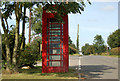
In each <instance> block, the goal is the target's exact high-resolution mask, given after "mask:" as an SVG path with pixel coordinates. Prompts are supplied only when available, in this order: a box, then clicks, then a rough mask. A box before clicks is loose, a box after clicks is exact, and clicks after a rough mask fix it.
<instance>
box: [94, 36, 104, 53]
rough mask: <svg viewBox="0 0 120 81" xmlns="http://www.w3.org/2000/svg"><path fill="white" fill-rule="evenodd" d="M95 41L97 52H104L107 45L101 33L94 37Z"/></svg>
mask: <svg viewBox="0 0 120 81" xmlns="http://www.w3.org/2000/svg"><path fill="white" fill-rule="evenodd" d="M93 42H94V43H93V45H94V47H95V52H96V53H98V54H100V53H102V52H104V50H105V49H106V48H105V45H104V40H103V38H102V36H101V35H96V36H95V37H94V41H93Z"/></svg>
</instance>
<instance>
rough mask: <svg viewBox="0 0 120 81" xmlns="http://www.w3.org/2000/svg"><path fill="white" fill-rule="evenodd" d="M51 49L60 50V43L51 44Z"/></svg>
mask: <svg viewBox="0 0 120 81" xmlns="http://www.w3.org/2000/svg"><path fill="white" fill-rule="evenodd" d="M49 48H60V43H50V45H49Z"/></svg>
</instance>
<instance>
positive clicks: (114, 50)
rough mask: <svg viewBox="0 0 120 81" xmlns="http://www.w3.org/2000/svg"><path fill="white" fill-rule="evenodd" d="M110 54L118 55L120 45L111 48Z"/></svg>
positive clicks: (119, 53)
mask: <svg viewBox="0 0 120 81" xmlns="http://www.w3.org/2000/svg"><path fill="white" fill-rule="evenodd" d="M110 55H120V47H116V48H112V49H111V50H110Z"/></svg>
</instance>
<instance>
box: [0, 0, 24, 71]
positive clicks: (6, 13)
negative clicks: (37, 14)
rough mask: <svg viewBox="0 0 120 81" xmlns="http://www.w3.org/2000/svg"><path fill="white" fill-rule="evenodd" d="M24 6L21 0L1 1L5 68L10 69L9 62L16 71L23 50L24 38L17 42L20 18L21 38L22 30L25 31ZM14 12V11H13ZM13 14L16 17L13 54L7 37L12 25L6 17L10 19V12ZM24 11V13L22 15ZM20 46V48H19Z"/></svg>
mask: <svg viewBox="0 0 120 81" xmlns="http://www.w3.org/2000/svg"><path fill="white" fill-rule="evenodd" d="M23 6H24V11H22V7H23ZM25 6H26V5H24V3H22V2H2V13H1V14H2V15H1V16H2V17H1V22H2V27H3V30H4V39H3V40H4V41H5V46H6V61H7V66H6V70H8V71H9V70H10V67H11V64H12V65H14V67H13V69H14V71H17V62H18V59H19V55H20V52H21V50H23V47H24V44H23V43H24V42H25V41H24V40H21V41H22V43H20V42H19V23H20V20H23V31H22V38H25V37H24V31H25ZM14 12H15V13H14ZM13 13H14V14H15V17H16V26H15V39H13V41H15V43H14V50H13V54H11V49H10V41H9V39H8V35H9V31H10V29H11V27H12V26H13V25H9V24H8V18H9V19H12V18H11V16H12V14H13ZM22 13H24V15H22ZM20 47H21V49H20ZM11 55H12V62H11V63H10V60H11V58H10V57H11Z"/></svg>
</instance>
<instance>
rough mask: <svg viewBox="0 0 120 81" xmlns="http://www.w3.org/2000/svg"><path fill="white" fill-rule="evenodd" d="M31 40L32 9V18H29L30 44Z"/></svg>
mask: <svg viewBox="0 0 120 81" xmlns="http://www.w3.org/2000/svg"><path fill="white" fill-rule="evenodd" d="M30 40H31V8H30V16H29V43H30Z"/></svg>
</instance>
